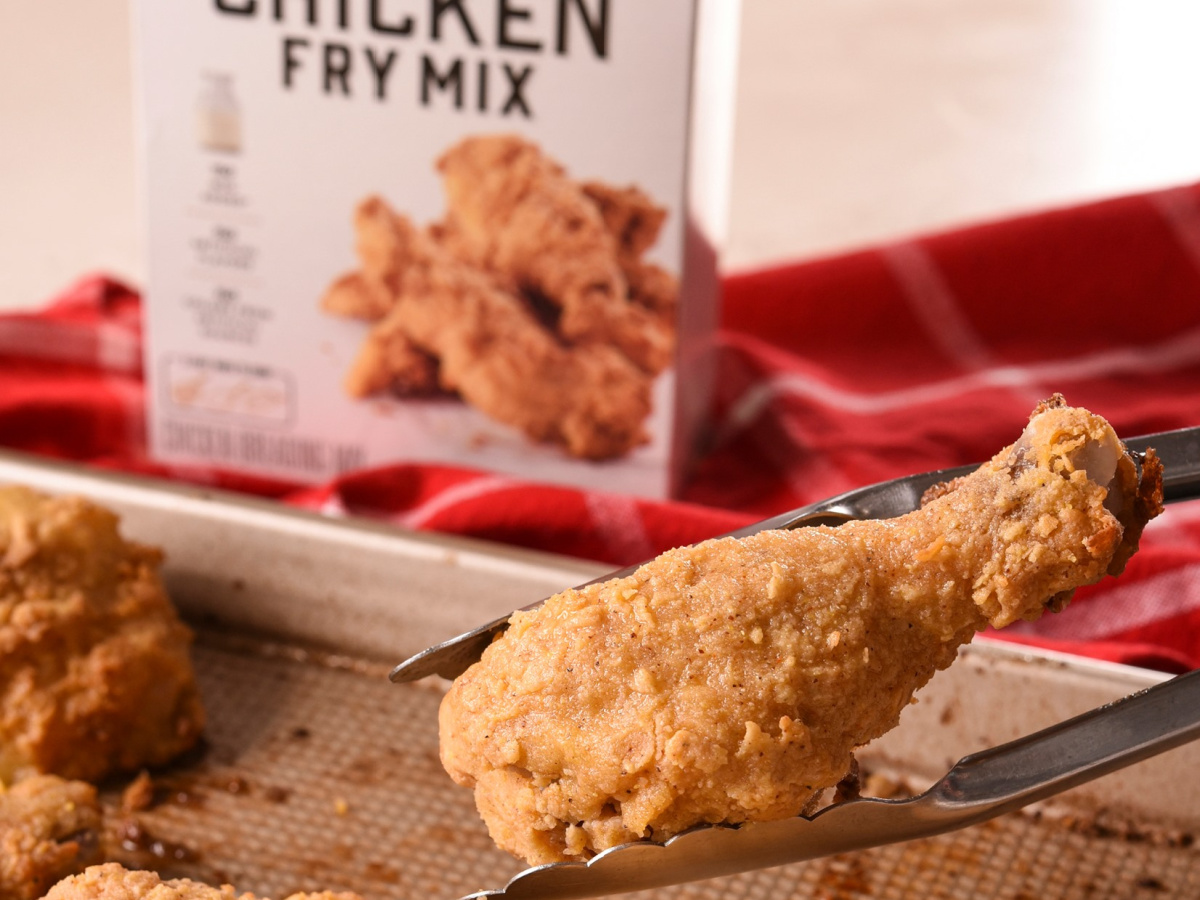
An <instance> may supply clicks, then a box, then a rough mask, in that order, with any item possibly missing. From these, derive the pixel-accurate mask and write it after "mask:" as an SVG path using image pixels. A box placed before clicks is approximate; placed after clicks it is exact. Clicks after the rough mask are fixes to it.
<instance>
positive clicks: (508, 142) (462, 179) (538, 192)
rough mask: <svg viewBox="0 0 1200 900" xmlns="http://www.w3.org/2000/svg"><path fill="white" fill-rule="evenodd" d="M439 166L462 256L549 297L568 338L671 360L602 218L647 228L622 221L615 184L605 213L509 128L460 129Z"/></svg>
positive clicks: (665, 339) (658, 367)
mask: <svg viewBox="0 0 1200 900" xmlns="http://www.w3.org/2000/svg"><path fill="white" fill-rule="evenodd" d="M438 170H439V171H440V172H441V173H442V180H443V183H444V185H445V187H446V196H447V201H448V206H449V215H448V216H447V225H448V227H449V228H451V229H453V231H454V232H455V234H456V239H455V246H456V247H457V248H458V250H459V252H460V253H462V254H464V256H465V258H466V259H467V260H468V261H470V262H472V263H473V264H475V265H477V266H480V267H482V268H485V269H488V270H489V271H491V272H494V273H496V274H498V275H499V276H500V277H502V278H504V279H510V280H512V281H513V282H515V283H516V284H517V285H519V286H520V287H521V288H523V289H525V290H530V291H534V292H536V293H537V294H538V295H540V296H542V297H545V298H546V299H547V300H549V301H550V302H552V303H554V304H556V305H558V306H559V307H560V308H561V310H562V316H561V319H560V321H559V326H558V327H559V329H560V330H561V333H562V334H563V336H564V337H565V338H566V339H567V340H568V341H570V342H573V343H601V344H611V345H614V346H616V347H618V348H619V349H620V350H621V352H623V353H624V354H625V355H626V356H628V357H629V358H630V359H631V360H633V361H634V362H635V363H636V364H637V365H638V366H639V367H641V368H642V369H643V370H645V371H647V372H651V373H657V372H661V371H662V370H663V369H664V368H665V367H666V366H667V365H668V364H669V363H670V359H671V355H672V353H673V350H674V347H673V339H672V337H671V334H670V332H668V331H666V330H664V328H663V327H662V322H661V321H660V320H659V319H658V318H657V317H655V316H653V315H651V314H650V313H649V312H648V311H647V310H646V309H644V308H643V307H641V306H639V305H637V304H632V303H630V302H629V297H630V291H629V284H628V281H627V279H626V276H625V272H624V271H623V269H622V265H621V256H622V247H623V246H625V244H624V243H622V242H620V241H619V239H618V238H617V237H614V234H613V232H612V231H610V228H609V225H610V224H615V225H616V227H617V229H618V231H619V233H620V235H621V238H625V237H627V236H628V238H629V240H637V241H644V240H645V238H646V235H647V230H648V229H647V228H646V227H645V226H643V227H642V229H641V231H638V230H637V229H634V228H632V226H630V227H629V228H628V229H627V228H626V227H625V226H626V225H627V223H628V222H629V221H630V220H632V219H634V218H636V217H635V216H634V215H633V214H631V213H630V212H629V208H630V205H629V203H628V202H626V204H625V206H624V207H622V206H621V201H622V197H621V195H620V194H619V192H616V191H614V192H612V197H611V203H610V204H609V208H610V210H611V212H610V221H609V222H606V220H605V216H604V214H603V212H602V210H601V208H600V207H598V206H597V203H596V201H595V199H594V198H593V197H589V196H588V195H586V194H585V193H584V191H583V189H582V188H581V187H580V186H579V185H578V184H576V183H575V182H573V181H572V180H571V179H570V178H569V177H568V176H567V174H566V172H564V170H563V169H562V167H561V166H559V165H558V164H557V163H555V162H554V161H553V160H551V159H550V158H549V157H547V156H546V155H545V154H543V153H542V151H541V150H540V149H539V148H538V147H537V145H535V144H532V143H530V142H528V141H525V140H523V139H522V138H519V137H516V136H515V135H499V136H487V137H474V138H468V139H466V140H464V141H462V142H461V143H459V144H457V145H456V146H454V147H452V148H450V150H448V151H447V152H446V153H445V154H443V156H442V157H441V159H440V160H438ZM627 230H628V231H629V234H628V235H627V234H626V231H627ZM652 230H653V233H654V234H655V235H656V234H657V228H656V227H653V228H652ZM626 255H627V256H628V255H629V254H626Z"/></svg>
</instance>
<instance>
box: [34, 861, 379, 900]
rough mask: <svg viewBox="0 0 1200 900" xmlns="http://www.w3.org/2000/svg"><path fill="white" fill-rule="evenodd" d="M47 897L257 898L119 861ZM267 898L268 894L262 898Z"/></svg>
mask: <svg viewBox="0 0 1200 900" xmlns="http://www.w3.org/2000/svg"><path fill="white" fill-rule="evenodd" d="M46 900H258V898H256V897H255V896H254V894H239V893H238V892H237V891H236V890H234V888H233V887H231V886H230V885H227V884H226V885H222V886H221V887H219V888H215V887H210V886H209V885H207V884H202V883H201V882H198V881H192V880H191V879H188V878H177V879H172V880H169V881H164V880H163V879H162V878H160V877H159V876H158V875H157V874H156V873H154V872H145V871H141V870H136V869H126V868H125V867H124V866H121V865H119V864H117V863H107V864H105V865H102V866H92V867H91V868H89V869H87V870H86V871H85V872H83V873H81V874H79V875H74V876H72V877H70V878H67V879H64V880H63V881H60V882H59V883H58V884H56V885H55V886H54V887H53V888H51V889H50V893H48V894H47V895H46ZM262 900H266V898H262ZM286 900H362V898H361V897H360V896H359V895H358V894H352V893H350V892H348V891H347V892H343V893H335V892H333V891H320V892H318V893H299V894H291V895H289V896H288V897H287V898H286Z"/></svg>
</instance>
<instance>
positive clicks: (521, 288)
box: [136, 0, 736, 496]
mask: <svg viewBox="0 0 1200 900" xmlns="http://www.w3.org/2000/svg"><path fill="white" fill-rule="evenodd" d="M715 5H719V4H709V5H708V7H701V6H699V5H698V3H697V2H696V0H654V2H653V3H645V2H639V0H196V2H192V3H187V4H164V3H157V2H154V0H142V2H140V3H139V4H138V6H137V13H136V31H137V44H138V54H139V60H138V63H139V68H140V81H141V92H142V98H143V99H142V111H141V115H142V131H143V144H144V172H145V178H144V187H145V196H146V200H147V221H148V225H149V232H148V234H149V238H148V255H149V283H148V285H147V289H146V295H147V301H148V302H147V307H148V314H147V319H148V331H149V333H148V336H147V342H146V343H147V376H148V380H149V384H150V388H151V421H150V441H151V447H152V450H153V452H154V453H155V454H156V455H157V456H159V457H160V458H162V459H165V460H168V461H175V462H201V463H207V464H218V465H221V466H226V467H230V468H241V469H247V470H251V471H258V472H264V473H269V474H274V475H280V476H283V477H286V478H291V479H298V480H306V481H316V480H323V479H327V478H329V477H332V476H334V475H336V474H338V473H340V472H342V471H346V470H348V469H353V468H361V467H364V466H375V465H382V464H386V463H389V462H395V461H410V462H438V463H447V464H452V465H462V466H470V467H473V468H481V469H491V470H495V471H500V472H506V473H510V474H514V475H517V476H521V477H527V478H531V479H537V480H544V481H556V482H563V483H572V484H577V485H581V486H585V487H604V488H608V489H612V490H619V491H625V492H631V493H640V494H646V495H658V496H661V495H665V494H667V493H668V492H669V490H670V485H671V483H672V477H673V472H674V473H676V474H677V472H678V464H679V462H680V460H681V459H683V458H685V457H686V455H687V454H686V444H687V443H688V441H689V439H690V435H691V434H692V432H693V431H694V426H695V422H694V421H688V422H685V421H681V420H679V419H678V418H677V409H695V408H697V407H702V406H703V404H702V403H697V402H696V401H697V399H698V398H699V397H702V395H703V392H704V390H705V388H704V384H705V378H706V374H705V372H704V370H703V365H704V362H703V361H704V360H705V354H704V353H703V352H702V351H701V350H700V347H701V346H702V342H703V341H704V340H705V337H706V335H705V331H706V329H707V327H708V323H710V322H711V321H712V318H713V316H712V310H713V303H714V297H713V293H714V284H715V278H714V273H713V270H712V268H713V262H712V260H713V259H714V258H715V257H714V254H713V253H712V251H711V245H712V241H713V237H712V235H711V234H710V233H708V232H710V231H711V228H706V221H705V218H704V216H703V215H698V214H697V206H698V205H699V204H700V203H701V202H702V201H699V200H698V199H697V198H698V196H699V194H700V192H698V190H697V184H698V183H699V181H700V179H699V178H698V177H697V174H698V173H700V172H701V171H702V170H703V173H704V175H705V178H704V179H703V180H704V182H705V183H704V188H705V190H706V191H707V196H708V197H709V201H707V202H709V204H710V206H712V205H714V201H713V198H714V197H716V196H717V195H719V194H720V192H721V188H722V185H721V184H720V181H721V179H720V178H719V177H717V178H713V177H712V172H713V171H717V172H719V166H718V167H716V168H715V169H714V167H713V166H712V165H709V166H708V167H707V169H706V168H705V167H704V166H703V165H698V164H697V158H696V155H695V150H696V147H695V146H694V145H693V140H694V135H695V133H696V131H697V128H696V123H697V116H700V117H701V118H703V116H705V115H711V109H712V107H713V106H714V105H715V104H719V103H720V102H721V100H720V96H719V97H717V98H716V99H713V98H711V97H710V98H709V99H708V103H707V105H706V106H702V105H701V104H702V101H703V100H704V97H702V96H701V92H698V91H697V88H696V84H697V82H696V81H694V79H693V72H694V71H697V72H704V75H705V78H704V79H703V80H705V81H713V80H714V78H715V80H716V81H718V82H719V81H720V80H721V78H722V77H723V76H721V75H720V74H719V73H716V74H714V72H713V71H712V69H711V68H707V69H706V68H703V66H704V64H705V55H704V53H702V52H701V50H700V48H701V47H704V46H720V44H721V42H722V41H724V43H725V45H726V46H728V45H730V44H732V43H733V42H734V40H735V35H734V34H733V33H732V31H731V30H729V29H728V25H729V23H730V22H734V23H736V18H735V16H736V9H735V7H736V4H734V5H732V6H731V5H730V4H728V3H726V4H725V5H724V8H723V12H722V16H723V18H722V19H721V21H722V23H723V24H722V27H724V28H726V30H727V31H728V33H727V34H724V35H716V36H715V37H714V36H713V34H712V31H713V25H712V24H711V23H710V24H708V25H706V24H705V23H706V22H708V21H709V20H714V21H716V19H715V18H714V15H713V14H712V13H709V15H708V17H707V19H706V17H705V15H704V14H703V13H704V11H705V9H709V10H711V9H712V8H713V7H714V6H715ZM731 10H733V12H732V14H731ZM706 31H707V32H708V37H707V40H706V41H699V40H698V35H703V34H704V33H705V32H706ZM731 58H732V55H731V54H727V55H726V60H727V61H728V60H729V59H731ZM697 60H699V62H698V61H697ZM728 74H730V75H731V73H728ZM728 93H729V92H728V91H725V92H724V93H722V92H718V94H720V95H721V96H726V95H727V94H728ZM702 110H707V112H703V111H702ZM710 140H714V139H712V138H710ZM715 140H716V142H717V143H718V144H720V142H721V141H722V140H724V141H727V140H728V135H727V134H725V135H722V136H718V137H717V138H715ZM711 156H714V154H712V153H711V152H710V157H711ZM715 157H716V158H720V157H721V153H720V152H719V151H718V152H717V153H716V154H715ZM689 173H690V175H691V178H690V180H689ZM719 205H720V202H719V197H718V199H716V201H715V206H716V207H719ZM681 335H687V337H686V339H683V338H681ZM695 361H700V362H695ZM693 362H695V364H696V365H697V366H700V368H698V369H696V370H694V371H693V370H691V369H689V368H688V366H689V365H691V364H692V363H693ZM683 384H687V385H688V390H689V392H690V394H689V397H688V398H687V400H686V402H678V403H677V398H676V396H675V393H676V390H677V389H678V388H679V386H680V385H683Z"/></svg>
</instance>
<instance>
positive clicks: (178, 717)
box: [0, 487, 204, 780]
mask: <svg viewBox="0 0 1200 900" xmlns="http://www.w3.org/2000/svg"><path fill="white" fill-rule="evenodd" d="M160 562H161V554H160V553H159V552H158V551H157V550H155V549H152V548H150V547H144V546H141V545H138V544H134V543H131V542H128V541H125V540H123V539H122V538H121V536H120V534H119V533H118V530H117V517H116V516H115V515H113V514H112V513H110V512H108V511H107V510H105V509H102V508H100V507H99V506H96V505H95V504H93V503H90V502H88V501H87V500H84V499H82V498H79V497H48V496H45V495H43V494H39V493H37V492H35V491H32V490H30V489H28V488H23V487H6V488H0V778H2V779H5V780H8V779H11V778H12V776H13V774H14V773H15V772H17V771H19V770H22V769H26V768H28V769H33V770H37V771H40V772H50V773H54V774H57V775H62V776H64V777H69V778H82V779H86V780H96V779H99V778H101V777H103V776H105V775H107V774H109V773H111V772H114V771H124V770H134V769H137V768H139V767H141V766H144V765H155V764H160V763H165V762H167V761H168V760H170V759H171V758H172V757H174V756H176V755H177V754H179V753H181V752H182V751H184V750H186V749H188V748H189V747H191V746H192V745H193V744H194V743H195V742H196V739H197V738H198V737H199V735H200V731H201V728H202V727H203V723H204V713H203V710H202V708H201V704H200V698H199V695H198V693H197V690H196V682H195V677H194V675H193V672H192V666H191V662H190V660H189V658H188V649H189V646H190V643H191V632H190V631H189V630H188V629H187V628H186V627H185V626H184V625H182V624H181V623H180V621H179V619H178V617H177V616H176V613H175V610H174V609H173V608H172V606H171V603H170V601H169V600H168V599H167V596H166V593H165V591H164V590H163V585H162V581H161V580H160V578H159V575H158V568H159V564H160Z"/></svg>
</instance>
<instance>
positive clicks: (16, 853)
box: [0, 775, 101, 900]
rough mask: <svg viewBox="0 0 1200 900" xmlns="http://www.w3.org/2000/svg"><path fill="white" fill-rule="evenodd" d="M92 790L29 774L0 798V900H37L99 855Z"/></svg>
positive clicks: (96, 809)
mask: <svg viewBox="0 0 1200 900" xmlns="http://www.w3.org/2000/svg"><path fill="white" fill-rule="evenodd" d="M100 833H101V813H100V805H99V803H97V801H96V789H95V788H93V787H92V786H91V785H90V784H85V783H84V782H82V781H65V780H63V779H62V778H58V777H56V776H54V775H33V776H31V777H29V778H26V779H24V780H23V781H19V782H17V784H15V785H14V786H13V787H11V788H10V789H8V790H7V791H5V792H4V793H0V900H37V898H38V897H41V896H42V895H43V894H45V893H46V891H47V890H48V889H49V887H50V886H51V885H52V884H54V883H55V882H56V881H58V880H59V879H60V878H63V877H65V876H67V875H70V874H71V873H73V872H78V871H81V870H82V869H83V867H84V866H86V865H88V864H89V863H93V862H95V861H96V859H97V858H98V857H99V855H100Z"/></svg>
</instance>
